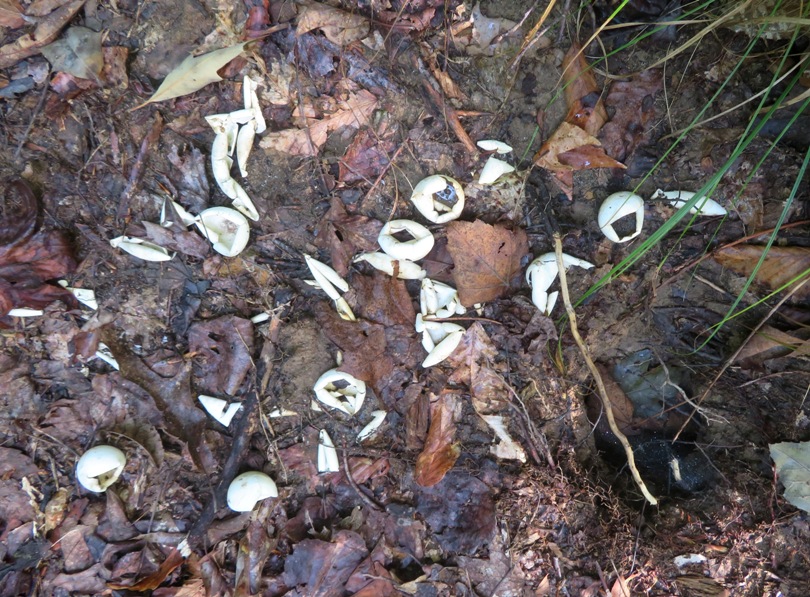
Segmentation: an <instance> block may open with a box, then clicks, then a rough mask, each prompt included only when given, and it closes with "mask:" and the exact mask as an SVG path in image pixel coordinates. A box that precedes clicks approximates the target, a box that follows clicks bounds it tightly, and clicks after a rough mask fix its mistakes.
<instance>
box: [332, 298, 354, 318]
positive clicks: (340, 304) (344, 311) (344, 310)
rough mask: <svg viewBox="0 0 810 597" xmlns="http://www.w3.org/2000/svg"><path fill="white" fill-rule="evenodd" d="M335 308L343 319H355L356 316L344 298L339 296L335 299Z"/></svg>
mask: <svg viewBox="0 0 810 597" xmlns="http://www.w3.org/2000/svg"><path fill="white" fill-rule="evenodd" d="M335 309H336V310H337V314H338V315H339V316H340V318H341V319H342V320H343V321H357V317H355V316H354V312H353V311H352V308H351V307H350V306H349V303H347V302H346V299H345V298H343V297H340V298H339V299H337V300H336V301H335Z"/></svg>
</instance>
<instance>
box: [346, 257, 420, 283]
mask: <svg viewBox="0 0 810 597" xmlns="http://www.w3.org/2000/svg"><path fill="white" fill-rule="evenodd" d="M358 261H365V262H366V263H368V264H369V265H371V266H372V267H373V268H375V269H378V270H380V271H381V272H383V273H386V274H388V275H389V276H393V275H394V263H398V267H399V271H398V273H397V278H399V279H400V280H421V279H422V278H424V277H425V276H426V275H427V272H426V271H425V270H423V269H422V268H421V267H420V266H419V264H418V263H414V262H413V261H408V260H407V259H394V258H393V257H391V256H390V255H386V254H385V253H381V252H379V251H377V252H375V253H361V254H360V255H358V256H357V257H355V258H354V262H355V263H357V262H358Z"/></svg>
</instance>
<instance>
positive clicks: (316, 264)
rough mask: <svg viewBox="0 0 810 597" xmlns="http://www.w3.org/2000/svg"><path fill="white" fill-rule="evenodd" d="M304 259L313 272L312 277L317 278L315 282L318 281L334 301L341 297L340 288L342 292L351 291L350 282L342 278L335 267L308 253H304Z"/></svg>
mask: <svg viewBox="0 0 810 597" xmlns="http://www.w3.org/2000/svg"><path fill="white" fill-rule="evenodd" d="M304 261H306V263H307V267H308V268H309V271H310V272H312V277H313V278H315V282H317V284H318V286H319V287H320V289H321V290H323V291H324V292H325V293H326V294H328V295H329V298H331V299H332V300H333V301H336V300H338V299H339V298H340V292H338V290H340V291H341V292H348V291H349V283H348V282H346V280H344V279H343V278H341V277H340V274H339V273H337V272H336V271H335V270H334V269H332V268H331V267H329V266H328V265H326V264H325V263H323V262H322V261H318V260H317V259H315V258H313V257H310V256H309V255H307V254H304Z"/></svg>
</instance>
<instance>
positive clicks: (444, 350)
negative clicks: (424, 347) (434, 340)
mask: <svg viewBox="0 0 810 597" xmlns="http://www.w3.org/2000/svg"><path fill="white" fill-rule="evenodd" d="M463 335H464V331H463V330H462V331H459V332H450V333H449V334H447V336H446V337H445V339H444V340H442V341H441V342H439V343H438V344H436V346H435V347H434V348H433V350H431V351H430V353H429V354H428V356H427V357H425V360H424V361H422V367H425V368H428V367H433V366H434V365H438V364H439V363H441V362H442V361H443V360H444V359H446V358H447V357H449V356H450V355H451V354H453V351H454V350H455V349H456V347H457V346H458V345H459V343H460V342H461V337H462V336H463Z"/></svg>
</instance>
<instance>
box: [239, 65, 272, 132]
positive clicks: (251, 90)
mask: <svg viewBox="0 0 810 597" xmlns="http://www.w3.org/2000/svg"><path fill="white" fill-rule="evenodd" d="M258 87H259V84H258V83H256V81H254V80H253V79H251V78H250V77H249V76H247V75H245V79H244V81H243V86H242V92H243V95H244V98H245V109H246V110H251V111H252V112H253V119H254V120H255V122H256V132H257V133H259V134H261V133H263V132H264V131H266V130H267V123H266V122H265V120H264V114H262V107H261V106H260V105H259V96H258V95H256V89H258Z"/></svg>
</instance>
